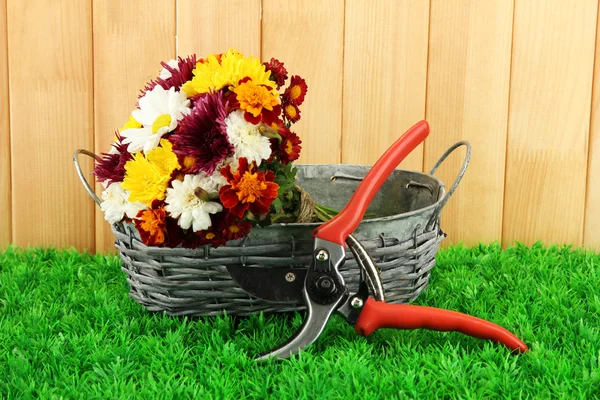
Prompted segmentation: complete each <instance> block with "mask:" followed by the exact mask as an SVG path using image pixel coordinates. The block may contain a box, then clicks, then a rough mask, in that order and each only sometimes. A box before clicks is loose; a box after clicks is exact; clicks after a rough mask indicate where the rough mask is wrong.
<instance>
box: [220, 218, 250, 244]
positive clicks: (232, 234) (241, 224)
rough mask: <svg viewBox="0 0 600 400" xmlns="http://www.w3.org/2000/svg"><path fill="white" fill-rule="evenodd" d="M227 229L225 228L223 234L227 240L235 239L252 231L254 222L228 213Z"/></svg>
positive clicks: (226, 219)
mask: <svg viewBox="0 0 600 400" xmlns="http://www.w3.org/2000/svg"><path fill="white" fill-rule="evenodd" d="M224 225H225V229H224V230H223V236H224V237H225V238H227V240H235V239H239V238H242V237H244V236H246V235H247V234H248V233H250V228H252V224H251V223H250V222H248V221H243V220H241V219H239V218H235V217H233V216H230V215H228V216H227V218H225V224H224Z"/></svg>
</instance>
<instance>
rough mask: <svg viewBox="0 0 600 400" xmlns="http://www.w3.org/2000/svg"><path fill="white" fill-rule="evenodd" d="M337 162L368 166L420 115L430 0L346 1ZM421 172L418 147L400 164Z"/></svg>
mask: <svg viewBox="0 0 600 400" xmlns="http://www.w3.org/2000/svg"><path fill="white" fill-rule="evenodd" d="M345 15H346V20H345V21H346V22H345V40H344V84H343V86H344V92H343V129H342V132H343V138H342V162H344V163H357V164H367V165H371V164H373V163H374V162H375V161H376V160H377V159H378V158H379V156H381V154H383V152H384V151H385V150H386V149H387V148H388V147H389V146H390V145H391V144H392V143H393V142H394V141H395V140H396V139H397V138H398V137H400V135H401V134H402V133H404V132H405V131H406V130H407V129H408V128H410V127H411V126H412V125H414V124H415V123H416V122H418V121H419V120H422V119H423V118H424V117H425V92H426V77H427V41H428V23H429V0H414V1H394V0H386V1H377V2H367V1H363V0H347V1H346V13H345ZM400 167H401V168H402V169H409V170H419V171H420V170H421V169H422V167H423V146H422V145H421V146H419V147H418V148H417V149H416V150H415V151H413V153H412V154H411V155H410V156H409V157H407V159H406V160H405V161H404V162H403V163H402V165H401V166H400Z"/></svg>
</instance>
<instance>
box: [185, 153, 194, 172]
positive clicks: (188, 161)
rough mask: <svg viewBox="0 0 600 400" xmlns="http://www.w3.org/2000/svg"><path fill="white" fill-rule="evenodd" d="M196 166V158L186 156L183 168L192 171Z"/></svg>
mask: <svg viewBox="0 0 600 400" xmlns="http://www.w3.org/2000/svg"><path fill="white" fill-rule="evenodd" d="M194 165H196V159H195V158H194V157H190V156H185V157H184V158H183V167H184V168H185V169H188V170H189V169H192V168H193V167H194Z"/></svg>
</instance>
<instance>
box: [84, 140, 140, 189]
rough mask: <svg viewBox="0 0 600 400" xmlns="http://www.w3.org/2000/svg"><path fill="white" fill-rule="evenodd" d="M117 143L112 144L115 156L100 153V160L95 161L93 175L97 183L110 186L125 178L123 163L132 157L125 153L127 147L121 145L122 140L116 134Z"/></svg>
mask: <svg viewBox="0 0 600 400" xmlns="http://www.w3.org/2000/svg"><path fill="white" fill-rule="evenodd" d="M116 135H117V141H116V142H115V143H114V144H113V147H114V148H115V150H117V151H118V153H117V154H111V153H102V157H101V159H100V160H97V161H96V166H95V167H94V172H93V174H94V175H96V179H97V181H98V182H105V183H106V185H107V186H110V185H111V184H112V183H114V182H123V178H124V176H125V163H127V161H129V160H131V159H132V158H133V156H132V155H131V153H129V152H128V151H127V145H126V144H123V138H122V137H121V135H119V133H118V132H117V133H116Z"/></svg>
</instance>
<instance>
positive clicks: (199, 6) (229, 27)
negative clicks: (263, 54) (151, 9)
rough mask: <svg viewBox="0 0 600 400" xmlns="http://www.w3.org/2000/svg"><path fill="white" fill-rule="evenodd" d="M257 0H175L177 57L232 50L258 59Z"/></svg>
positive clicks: (259, 5)
mask: <svg viewBox="0 0 600 400" xmlns="http://www.w3.org/2000/svg"><path fill="white" fill-rule="evenodd" d="M260 7H261V1H260V0H203V1H198V0H178V1H177V41H178V44H177V54H178V55H180V56H182V57H183V56H187V55H190V54H194V53H195V54H197V55H198V57H205V56H207V55H208V54H212V53H224V52H226V51H227V50H228V49H229V48H234V49H237V50H238V51H240V52H241V53H243V54H244V55H246V56H254V57H260V36H261V35H260Z"/></svg>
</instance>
